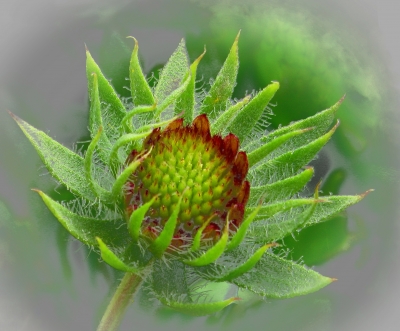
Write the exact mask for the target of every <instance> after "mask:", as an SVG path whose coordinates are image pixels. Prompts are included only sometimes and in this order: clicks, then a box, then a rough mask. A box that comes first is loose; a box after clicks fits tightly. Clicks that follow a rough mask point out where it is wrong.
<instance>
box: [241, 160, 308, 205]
mask: <svg viewBox="0 0 400 331" xmlns="http://www.w3.org/2000/svg"><path fill="white" fill-rule="evenodd" d="M313 175H314V168H312V167H307V169H305V170H304V171H302V172H301V173H299V174H297V175H295V176H292V177H288V178H286V179H283V180H280V181H277V182H274V183H272V184H267V185H263V186H254V187H250V197H249V201H248V205H249V206H254V205H255V204H257V203H258V202H259V201H260V199H261V198H263V199H264V201H263V202H265V201H276V200H284V199H287V198H290V197H291V196H293V195H294V194H296V193H298V192H300V191H301V190H302V189H303V188H304V186H305V185H306V184H307V183H308V182H309V181H310V180H311V178H312V176H313Z"/></svg>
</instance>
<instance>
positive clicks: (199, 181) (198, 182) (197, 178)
mask: <svg viewBox="0 0 400 331" xmlns="http://www.w3.org/2000/svg"><path fill="white" fill-rule="evenodd" d="M194 181H195V183H197V184H201V183H202V182H203V176H202V175H197V176H196V177H195V178H194Z"/></svg>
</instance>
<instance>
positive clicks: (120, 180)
mask: <svg viewBox="0 0 400 331" xmlns="http://www.w3.org/2000/svg"><path fill="white" fill-rule="evenodd" d="M152 149H153V147H151V148H150V149H149V150H148V151H147V152H146V153H144V154H142V155H139V156H138V157H137V158H136V160H134V161H132V162H131V163H130V164H129V165H128V166H127V167H126V168H125V169H124V170H123V171H122V172H121V174H120V175H119V176H118V177H117V179H116V180H115V182H114V185H113V187H112V189H111V194H112V197H113V199H114V200H118V199H119V197H120V196H121V195H122V193H123V187H124V185H125V184H126V182H127V180H128V178H129V176H130V175H132V173H133V172H134V171H135V170H136V169H137V167H138V166H139V165H140V163H142V162H143V160H144V159H145V158H146V157H148V156H149V155H150V153H151V150H152Z"/></svg>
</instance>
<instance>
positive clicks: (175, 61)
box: [154, 39, 190, 105]
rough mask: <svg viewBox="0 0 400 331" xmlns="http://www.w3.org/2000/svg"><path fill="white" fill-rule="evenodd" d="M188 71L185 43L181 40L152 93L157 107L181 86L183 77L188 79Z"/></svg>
mask: <svg viewBox="0 0 400 331" xmlns="http://www.w3.org/2000/svg"><path fill="white" fill-rule="evenodd" d="M189 69H190V67H189V59H188V56H187V52H186V46H185V41H184V40H183V39H182V40H181V42H180V43H179V45H178V47H177V49H176V50H175V51H174V53H172V55H171V57H170V58H169V60H168V62H167V63H166V65H165V66H164V68H163V69H162V71H161V74H160V79H159V81H158V84H157V86H156V88H155V91H154V97H155V100H156V102H157V104H158V105H161V104H162V103H163V102H164V100H166V98H167V97H168V96H169V95H170V94H171V93H172V92H173V91H174V90H176V89H177V88H178V87H179V86H180V85H181V83H182V81H184V78H185V76H186V77H187V78H190V77H189V76H187V73H188V71H189Z"/></svg>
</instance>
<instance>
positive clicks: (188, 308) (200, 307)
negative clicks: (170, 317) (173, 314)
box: [159, 297, 240, 316]
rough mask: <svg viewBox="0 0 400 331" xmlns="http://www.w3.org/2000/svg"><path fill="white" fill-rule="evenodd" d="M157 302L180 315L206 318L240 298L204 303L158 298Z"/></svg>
mask: <svg viewBox="0 0 400 331" xmlns="http://www.w3.org/2000/svg"><path fill="white" fill-rule="evenodd" d="M159 300H160V301H161V303H163V304H164V305H166V306H168V307H170V308H172V309H174V310H176V311H179V312H181V313H184V314H188V315H193V316H206V315H210V314H214V313H216V312H218V311H220V310H222V309H224V308H225V307H227V306H229V305H230V304H232V303H234V302H235V301H238V300H240V298H236V297H232V298H230V299H226V300H224V301H217V302H206V303H184V302H177V301H171V300H166V299H165V298H159Z"/></svg>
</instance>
